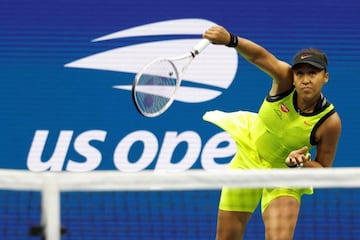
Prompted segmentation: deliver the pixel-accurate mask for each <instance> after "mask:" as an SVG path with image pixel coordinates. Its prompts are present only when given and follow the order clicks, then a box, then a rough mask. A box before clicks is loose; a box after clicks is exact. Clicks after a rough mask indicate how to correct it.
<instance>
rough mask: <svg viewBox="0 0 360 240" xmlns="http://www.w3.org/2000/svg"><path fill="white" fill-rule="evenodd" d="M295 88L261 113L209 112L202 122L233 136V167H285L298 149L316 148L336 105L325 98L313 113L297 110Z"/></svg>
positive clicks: (271, 100)
mask: <svg viewBox="0 0 360 240" xmlns="http://www.w3.org/2000/svg"><path fill="white" fill-rule="evenodd" d="M296 95H297V93H296V91H295V89H290V90H289V91H288V92H286V93H284V94H281V95H278V96H276V97H270V96H268V97H267V98H266V99H265V100H264V101H263V103H262V105H261V107H260V110H259V112H258V113H253V112H248V111H237V112H230V113H227V112H222V111H218V110H215V111H209V112H207V113H205V115H204V116H203V119H204V120H205V121H209V122H211V123H214V124H215V125H217V126H218V127H220V128H222V129H223V130H225V131H226V132H228V133H229V134H230V136H231V137H232V138H233V139H234V140H235V143H236V145H237V148H238V151H237V153H236V154H235V156H234V158H233V159H232V161H231V163H230V168H243V169H248V168H285V167H287V166H286V164H285V159H286V157H287V156H288V154H289V153H290V152H291V151H293V150H296V149H299V148H302V147H304V146H308V148H309V150H311V148H312V147H313V146H314V145H316V141H315V132H316V130H317V129H318V127H319V126H320V125H321V123H322V122H324V121H325V120H326V119H327V118H328V117H329V116H330V115H332V114H333V113H335V109H334V106H333V105H332V104H331V103H330V102H328V101H327V100H326V99H325V98H324V97H322V98H321V99H319V102H318V104H317V106H316V107H315V110H314V111H313V112H312V113H301V112H300V111H298V110H297V107H296V106H297V104H296V98H297V96H296Z"/></svg>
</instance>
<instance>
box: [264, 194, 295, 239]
mask: <svg viewBox="0 0 360 240" xmlns="http://www.w3.org/2000/svg"><path fill="white" fill-rule="evenodd" d="M299 209H300V202H299V200H298V199H296V198H295V197H293V196H279V197H277V198H275V199H273V200H272V201H271V202H270V203H269V204H268V206H267V208H266V209H265V210H264V212H263V220H264V225H265V234H266V239H267V240H272V239H281V240H291V239H293V235H294V231H295V227H296V223H297V219H298V215H299Z"/></svg>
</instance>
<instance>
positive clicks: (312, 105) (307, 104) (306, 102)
mask: <svg viewBox="0 0 360 240" xmlns="http://www.w3.org/2000/svg"><path fill="white" fill-rule="evenodd" d="M323 99H324V97H323V95H322V94H320V95H319V96H317V97H314V98H312V99H306V98H301V97H299V95H297V96H296V100H295V108H296V110H297V111H298V112H299V113H313V112H314V111H315V110H316V109H317V108H318V107H320V105H321V103H322V102H323Z"/></svg>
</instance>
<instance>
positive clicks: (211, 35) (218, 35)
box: [203, 26, 230, 45]
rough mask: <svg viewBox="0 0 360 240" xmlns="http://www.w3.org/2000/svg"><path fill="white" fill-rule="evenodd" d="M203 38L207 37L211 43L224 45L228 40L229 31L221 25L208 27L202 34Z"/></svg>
mask: <svg viewBox="0 0 360 240" xmlns="http://www.w3.org/2000/svg"><path fill="white" fill-rule="evenodd" d="M203 37H204V38H207V39H209V40H210V42H212V43H213V44H223V45H226V44H228V43H229V42H230V33H229V32H228V31H227V30H226V29H225V28H224V27H222V26H213V27H210V28H209V29H208V30H207V31H205V32H204V34H203Z"/></svg>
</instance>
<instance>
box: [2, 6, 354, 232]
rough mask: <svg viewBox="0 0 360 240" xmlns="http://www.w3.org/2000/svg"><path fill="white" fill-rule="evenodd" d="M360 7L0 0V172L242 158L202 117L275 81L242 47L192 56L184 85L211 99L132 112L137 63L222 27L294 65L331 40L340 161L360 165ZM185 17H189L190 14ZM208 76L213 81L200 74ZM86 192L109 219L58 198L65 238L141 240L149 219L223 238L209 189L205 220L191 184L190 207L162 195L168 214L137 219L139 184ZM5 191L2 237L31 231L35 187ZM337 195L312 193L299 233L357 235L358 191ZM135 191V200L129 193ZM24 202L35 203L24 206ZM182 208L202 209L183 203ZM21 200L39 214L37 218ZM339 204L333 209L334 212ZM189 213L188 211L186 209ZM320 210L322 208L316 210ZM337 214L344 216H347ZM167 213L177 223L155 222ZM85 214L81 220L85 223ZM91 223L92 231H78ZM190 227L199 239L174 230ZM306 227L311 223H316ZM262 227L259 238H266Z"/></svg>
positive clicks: (330, 88)
mask: <svg viewBox="0 0 360 240" xmlns="http://www.w3.org/2000/svg"><path fill="white" fill-rule="evenodd" d="M359 12H360V3H359V2H358V1H355V0H342V1H339V0H333V1H310V0H303V1H289V0H277V1H268V0H258V1H252V0H245V1H229V0H223V1H215V2H214V1H202V0H199V1H189V0H184V1H172V2H168V1H164V0H153V1H146V0H122V1H116V0H108V1H103V0H101V1H100V0H92V1H80V0H62V1H60V0H58V1H45V0H37V1H31V0H28V1H20V0H2V1H1V3H0V69H1V71H0V84H1V87H0V123H1V124H0V128H1V129H0V132H1V135H0V143H1V144H0V168H11V169H29V170H32V171H92V170H104V169H105V170H115V169H117V170H120V171H141V170H143V169H154V168H156V169H158V168H165V169H179V170H186V169H189V168H205V169H209V168H222V167H225V166H226V164H227V163H228V162H229V160H230V159H231V156H232V155H233V154H234V150H235V149H234V146H233V144H232V142H231V140H230V139H229V137H228V136H227V135H224V134H222V132H221V131H220V129H218V128H217V127H215V126H213V125H211V124H209V123H206V122H204V121H203V120H202V115H203V113H204V112H206V111H208V110H213V109H221V110H224V111H237V110H249V111H257V109H258V108H259V106H260V104H261V102H262V100H263V98H264V97H265V95H266V94H267V91H268V89H269V87H270V83H271V80H270V79H269V77H268V76H267V75H265V74H264V73H263V72H261V71H259V70H258V69H256V68H255V67H254V66H252V65H250V64H249V63H247V62H246V61H245V60H244V59H242V58H240V57H237V55H236V54H235V52H234V50H232V49H229V48H226V47H223V46H210V47H209V48H208V49H206V50H205V51H204V53H203V54H202V55H201V56H199V58H198V59H196V61H195V62H197V61H198V62H199V63H201V61H206V60H209V59H211V61H209V62H207V63H206V64H198V65H196V63H195V62H194V67H193V69H192V70H191V71H192V72H191V71H190V72H189V75H188V76H187V77H188V78H187V79H186V80H189V81H184V82H183V84H184V85H187V86H190V87H195V88H197V89H198V90H199V91H200V90H201V91H205V92H206V93H210V92H211V91H213V92H216V93H218V94H217V95H216V96H215V95H214V96H212V97H208V98H206V96H207V95H201V96H200V97H203V96H205V97H204V99H202V100H201V99H200V100H199V99H196V97H199V96H197V95H190V96H187V97H188V99H187V101H181V100H179V99H177V100H176V101H175V103H174V104H173V105H172V106H171V108H170V109H169V110H168V111H167V112H166V113H165V114H163V115H161V116H160V117H158V118H154V119H149V118H144V117H142V116H140V115H139V114H138V113H137V112H136V110H135V108H134V106H133V103H132V100H131V92H130V91H129V87H130V86H131V84H132V81H133V79H134V76H135V72H136V71H137V70H138V69H139V68H141V67H142V65H143V63H144V61H145V60H148V59H151V58H152V57H155V56H158V55H160V54H165V53H166V54H172V52H174V53H175V52H176V53H177V52H179V51H180V52H183V50H184V49H188V48H190V47H192V44H193V43H194V42H196V41H197V40H198V39H199V38H200V36H201V33H202V32H203V31H204V30H205V27H206V26H208V25H211V24H215V23H216V24H220V25H223V26H225V27H227V28H228V29H229V30H230V31H232V32H234V33H237V34H238V35H240V36H244V37H247V38H250V39H252V40H254V41H255V42H258V43H260V44H261V45H263V46H264V47H266V48H267V49H269V50H270V51H271V52H273V53H274V54H275V55H277V56H278V57H279V58H281V59H283V60H285V61H288V62H291V59H292V57H293V55H294V54H295V53H296V52H297V51H298V50H300V49H302V48H307V47H316V48H320V49H323V50H324V51H325V52H326V53H327V54H328V57H329V61H330V64H329V71H330V79H329V83H328V84H327V85H326V86H325V88H324V93H325V95H326V96H327V98H328V100H329V101H331V102H332V103H334V104H335V107H336V109H337V111H338V112H339V114H340V116H341V118H342V123H343V130H342V135H341V140H340V143H339V148H338V152H337V156H336V160H335V163H334V165H335V166H339V167H343V166H359V163H358V160H357V151H356V150H357V146H356V144H357V137H358V136H359V134H360V133H359V127H358V125H359V120H360V117H359V115H358V114H357V112H356V111H357V110H358V107H357V99H356V96H358V92H359V89H360V82H359V81H358V79H357V73H358V70H359V69H360V45H359V40H360V16H359ZM189 19H190V24H189V22H188V23H187V24H185V23H186V20H189ZM148 24H155V25H148ZM111 34H113V35H111ZM171 41H174V42H171ZM187 41H189V42H187ZM169 43H174V44H172V45H171V46H173V47H171V48H170V49H168V48H165V46H166V45H167V44H169ZM146 44H148V45H146ZM166 49H167V52H166V51H165V50H166ZM219 49H220V51H219ZM234 54H235V55H234ZM229 73H230V74H229ZM200 78H204V79H209V82H206V81H205V82H204V81H203V82H198V80H199V79H200ZM210 80H211V81H210ZM84 194H85V197H84V200H83V201H82V200H79V201H80V202H86V203H87V204H89V206H90V209H93V211H94V215H96V216H99V217H100V220H98V221H93V223H90V222H91V221H92V220H91V219H92V218H93V217H89V216H88V215H87V214H88V212H89V208H87V209H85V210H84V212H85V213H86V214H85V213H79V214H78V213H77V212H76V211H77V210H81V207H80V206H79V205H74V207H73V208H71V207H69V206H64V205H62V207H63V209H62V212H63V214H64V215H63V216H62V220H63V224H64V225H66V227H68V230H69V234H68V235H67V239H84V238H83V237H81V236H80V237H77V236H74V235H76V234H81V233H83V234H87V233H88V234H89V235H88V236H87V237H88V238H87V239H91V236H93V237H94V236H97V235H96V234H95V233H94V232H97V234H99V239H100V238H101V239H107V238H105V236H104V235H103V233H108V234H109V235H111V234H114V236H116V237H115V238H117V239H119V238H122V237H123V235H121V234H122V233H123V232H126V231H130V234H135V235H130V236H132V237H129V236H128V238H127V239H130V238H131V239H138V238H140V237H139V235H138V234H140V235H141V234H142V233H144V232H145V231H138V229H139V227H138V225H132V224H135V223H137V224H142V223H143V224H144V226H142V227H141V228H140V229H143V228H144V227H145V226H147V227H149V226H151V227H153V228H151V229H150V230H149V231H151V232H154V234H155V233H156V234H163V235H162V237H164V238H168V237H169V236H171V237H173V238H172V239H175V238H174V233H176V236H177V237H178V238H176V239H201V238H203V239H212V238H213V236H214V232H215V224H216V211H217V201H218V194H219V192H215V193H211V194H210V195H206V196H205V198H206V199H208V201H207V203H208V205H206V206H207V207H206V208H204V210H203V211H204V212H205V214H207V215H206V217H203V218H206V219H202V218H201V216H202V215H199V218H194V217H193V216H192V215H191V214H192V213H193V212H195V210H196V211H199V209H200V206H201V207H203V206H204V202H203V200H201V199H200V198H199V200H195V197H192V196H190V195H187V194H185V200H184V201H185V203H187V201H188V200H189V199H191V203H192V204H183V202H181V201H180V200H178V199H180V198H179V197H180V196H178V195H177V194H174V195H170V196H168V197H163V198H161V199H162V202H161V203H158V207H159V209H160V210H158V208H154V207H152V206H147V205H144V204H145V203H144V202H141V203H140V204H139V205H140V206H142V207H144V208H143V209H138V210H137V211H138V214H140V215H141V216H142V219H143V222H141V221H139V219H140V218H139V216H140V215H132V214H133V213H134V212H133V211H130V212H126V211H128V210H132V209H135V208H136V207H139V206H135V205H136V203H137V201H139V199H140V200H141V199H143V195H142V193H140V194H139V196H135V197H134V196H132V194H131V193H119V195H116V194H115V193H114V195H115V199H116V202H115V203H114V202H112V203H111V204H108V199H110V198H112V199H113V198H114V196H110V197H105V198H104V199H105V200H101V199H100V198H98V197H97V196H96V197H92V195H89V196H88V195H87V194H86V193H84ZM112 194H113V193H111V195H112ZM123 194H124V195H123ZM352 194H353V195H352ZM105 195H106V194H105ZM128 195H129V196H128ZM6 196H8V194H7V193H6V192H5V193H4V195H3V197H2V198H1V199H3V200H4V201H2V202H1V204H2V207H1V208H0V210H1V211H2V213H1V214H0V215H1V216H3V217H2V219H1V222H2V224H0V225H1V226H2V228H1V230H0V231H1V235H2V236H6V234H5V233H7V234H9V233H10V234H9V235H10V236H11V237H12V238H11V237H10V236H9V237H7V239H17V238H16V236H18V237H19V238H18V239H24V235H26V234H27V231H28V228H29V225H34V224H38V223H39V222H40V219H39V216H40V214H39V212H38V211H39V204H40V203H39V199H40V197H39V196H35V197H34V198H31V199H32V200H31V201H29V200H28V198H27V197H26V196H23V195H16V196H13V197H6ZM340 196H342V197H343V196H344V192H339V193H338V192H335V193H334V192H333V193H332V194H331V195H329V196H328V195H325V194H322V192H321V191H319V193H318V194H316V195H314V198H312V197H311V200H310V201H309V200H308V198H304V202H305V203H304V206H307V208H306V209H307V210H305V211H302V213H301V216H300V219H299V225H300V227H299V229H298V231H299V233H298V234H297V236H298V237H299V239H300V238H306V239H311V237H313V239H340V238H341V239H357V237H356V236H358V230H356V229H357V226H358V223H357V222H356V221H357V220H356V219H359V218H358V217H356V216H357V215H358V210H357V208H356V201H357V200H356V199H358V193H353V192H352V191H351V192H349V194H348V195H347V196H348V197H349V198H345V200H344V198H343V200H344V201H346V204H342V203H344V202H342V203H339V202H337V199H339V197H340ZM77 198H79V197H72V196H70V197H69V199H68V200H66V201H65V200H64V201H63V203H64V204H65V203H68V204H70V205H71V204H73V201H72V200H74V199H77ZM127 198H129V203H126V202H125V203H122V202H123V199H127ZM79 199H80V198H79ZM158 199H159V198H155V197H154V198H153V197H152V196H150V199H148V201H146V204H147V203H148V202H154V203H155V204H157V201H159V200H158ZM202 199H204V198H202ZM329 199H331V201H332V202H329V201H328V200H329ZM90 200H91V201H90ZM308 201H309V202H308ZM310 202H315V203H312V204H310ZM121 203H122V204H123V206H122V207H121V206H119V208H115V207H114V209H115V210H113V208H112V205H114V206H115V205H116V206H117V205H118V204H121ZM325 203H327V204H325ZM27 204H35V205H30V207H25V206H27ZM74 204H75V203H74ZM169 204H170V206H169V208H167V206H168V205H169ZM177 204H179V206H180V207H177V208H175V209H177V210H174V209H171V208H170V207H174V206H178V205H177ZM12 205H13V207H14V209H16V211H19V212H20V213H19V214H18V215H16V214H17V213H15V210H9V209H11V208H12V207H9V206H12ZM187 205H188V207H194V209H192V208H189V209H188V210H185V208H186V207H187ZM19 206H24V207H23V208H24V209H25V208H26V209H27V210H26V209H25V210H26V211H28V210H31V211H30V213H29V214H30V216H28V215H25V214H24V213H23V212H24V211H22V210H24V209H19ZM94 206H100V209H98V207H94ZM108 206H110V208H107V207H108ZM164 206H165V207H164ZM198 206H199V207H198ZM310 206H311V207H310ZM319 206H321V207H324V210H323V209H322V208H320V209H319ZM334 206H336V209H335V210H334V211H330V212H329V208H331V209H333V208H334ZM186 209H187V208H186ZM34 210H36V212H35V213H32V211H34ZM104 211H105V212H106V215H104ZM124 211H125V213H124ZM159 211H161V212H162V214H161V215H159V214H158V212H159ZM187 211H189V213H190V216H191V217H190V218H191V219H187V218H183V217H182V216H183V215H182V214H184V213H186V212H187ZM110 212H111V213H112V214H114V213H115V217H114V216H113V215H110ZM314 212H318V213H319V214H320V215H316V217H314V215H313V213H314ZM338 212H341V213H342V214H343V215H341V216H338V215H337V214H338ZM123 213H124V214H123ZM126 213H127V214H126ZM127 215H129V217H130V218H129V219H127V220H124V221H123V224H120V226H121V227H122V228H121V229H122V230H121V229H120V231H118V229H119V226H118V225H115V224H112V220H113V218H115V219H117V218H118V217H124V216H127ZM176 216H180V217H178V218H177V217H176ZM78 217H82V219H80V218H78ZM133 218H134V219H133ZM89 219H90V220H89ZM101 219H103V220H101ZM314 219H316V220H314ZM121 220H122V219H120V222H121ZM88 221H89V222H88ZM132 221H133V222H132ZM193 221H194V222H193ZM252 221H253V222H255V223H256V224H250V225H251V226H250V227H253V228H254V231H258V230H259V229H262V225H261V217H259V216H257V217H255V218H253V219H252ZM314 221H315V222H314ZM158 222H159V223H158ZM161 222H165V223H167V224H169V225H166V226H165V228H159V229H158V225H157V224H161ZM195 222H197V223H200V224H202V225H201V227H198V226H199V225H195ZM307 222H309V224H306V223H307ZM5 223H6V224H5ZM76 223H80V227H79V228H78V229H77V226H76ZM99 223H102V224H99ZM185 223H187V224H185ZM189 223H191V224H189ZM333 223H335V225H334V226H336V227H333V225H331V224H333ZM87 224H88V225H89V226H90V227H88V229H90V230H89V231H87V230H86V231H84V230H82V227H83V226H85V225H87ZM91 224H93V225H91ZM106 224H109V225H106ZM171 224H172V225H171ZM184 224H185V228H188V230H189V231H188V233H189V234H190V236H188V235H186V233H185V232H182V230H179V228H180V226H183V225H184ZM100 225H104V226H101V227H103V228H104V229H103V230H97V229H98V227H100ZM15 226H18V227H21V230H19V229H18V228H15ZM140 226H141V225H140ZM167 226H168V227H167ZM302 226H305V228H304V229H303V228H302ZM308 226H316V227H315V228H314V229H312V230H311V231H309V227H308ZM209 229H210V231H209ZM324 229H325V230H324ZM92 230H94V232H92ZM165 230H167V231H165ZM176 230H178V231H176ZM146 231H148V230H146ZM168 231H170V232H168ZM174 231H175V232H174ZM94 234H95V235H94ZM169 234H170V235H169ZM192 234H195V235H192ZM196 234H198V235H196ZM259 234H260V235H259V236H258V238H259V239H261V238H262V236H263V235H262V233H261V232H260V233H259ZM346 234H348V235H346ZM154 236H157V237H155V238H161V236H160V237H159V236H158V235H153V237H154ZM340 236H341V237H340ZM142 237H144V236H142ZM252 237H253V236H252ZM149 238H152V237H151V235H150V237H149ZM109 239H111V237H109ZM143 239H144V238H143Z"/></svg>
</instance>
